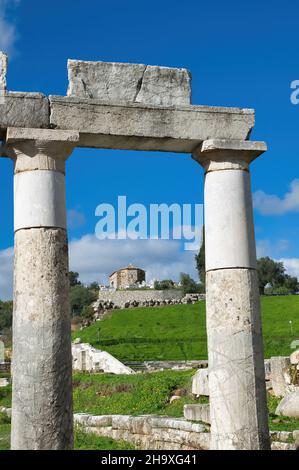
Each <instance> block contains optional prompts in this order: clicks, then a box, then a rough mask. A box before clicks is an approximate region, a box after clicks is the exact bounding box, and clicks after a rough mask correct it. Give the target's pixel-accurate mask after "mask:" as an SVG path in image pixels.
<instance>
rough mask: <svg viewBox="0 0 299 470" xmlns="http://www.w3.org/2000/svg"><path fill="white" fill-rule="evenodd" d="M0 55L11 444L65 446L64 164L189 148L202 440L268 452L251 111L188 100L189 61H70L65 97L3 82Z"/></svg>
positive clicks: (68, 359)
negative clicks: (205, 423) (94, 152)
mask: <svg viewBox="0 0 299 470" xmlns="http://www.w3.org/2000/svg"><path fill="white" fill-rule="evenodd" d="M0 60H1V67H0V70H1V75H0V87H1V90H0V137H1V139H2V141H3V146H2V148H1V156H2V157H6V158H10V159H12V160H13V163H14V230H15V266H14V323H13V402H12V444H11V446H12V448H13V449H70V448H72V446H73V410H72V356H71V334H70V314H69V282H68V239H67V230H66V202H65V162H66V160H67V159H68V158H69V157H70V156H71V154H72V151H73V149H74V148H75V147H91V148H106V149H127V150H148V151H149V150H150V151H161V152H178V153H185V154H191V155H192V158H193V159H194V165H195V162H196V163H198V164H200V165H201V166H202V167H203V168H204V171H205V183H204V186H205V191H204V192H205V196H204V197H205V201H204V205H205V243H206V270H207V273H206V285H207V294H206V295H207V299H206V301H207V331H208V348H209V350H208V356H209V376H208V387H209V396H210V415H209V419H210V422H211V443H210V448H211V449H248V450H250V449H268V448H269V446H270V444H269V430H268V420H267V406H266V388H265V372H264V358H263V344H262V333H261V316H260V303H259V289H258V282H257V271H256V250H255V237H254V227H253V211H252V200H251V189H250V171H249V168H250V163H251V162H252V161H253V160H254V159H256V158H257V157H258V156H259V155H261V154H262V153H263V152H265V151H266V150H267V147H266V145H265V143H264V142H254V141H250V140H249V137H250V132H251V130H252V128H253V126H254V111H253V110H252V109H239V108H224V107H209V106H197V105H193V104H191V75H190V73H189V72H188V71H187V70H185V69H176V68H168V67H157V66H147V65H142V64H127V63H106V62H84V61H77V60H70V61H69V63H68V75H69V88H68V92H67V96H44V95H42V94H40V93H22V92H12V91H7V89H6V67H7V61H6V56H5V55H4V54H1V56H0ZM28 273H30V275H29V276H28ZM197 428H200V429H197ZM192 430H193V431H195V432H200V431H201V426H197V427H196V426H193V428H192Z"/></svg>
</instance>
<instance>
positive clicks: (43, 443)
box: [12, 229, 73, 450]
mask: <svg viewBox="0 0 299 470" xmlns="http://www.w3.org/2000/svg"><path fill="white" fill-rule="evenodd" d="M14 283H15V289H14V319H13V352H14V355H13V399H12V449H24V450H26V449H33V450H41V449H53V450H58V449H61V450H63V449H70V448H72V444H73V437H72V431H73V426H72V422H73V416H72V358H71V331H70V313H69V294H68V293H69V280H68V248H67V236H66V232H65V230H62V229H27V230H19V231H17V232H16V234H15V279H14Z"/></svg>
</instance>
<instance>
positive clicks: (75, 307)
mask: <svg viewBox="0 0 299 470" xmlns="http://www.w3.org/2000/svg"><path fill="white" fill-rule="evenodd" d="M94 301H95V296H94V293H93V292H92V291H90V290H89V289H88V288H87V287H84V286H82V285H81V284H77V285H74V286H72V287H71V289H70V306H71V314H72V316H77V315H81V314H82V310H83V308H84V307H85V306H88V305H90V304H91V303H92V302H94Z"/></svg>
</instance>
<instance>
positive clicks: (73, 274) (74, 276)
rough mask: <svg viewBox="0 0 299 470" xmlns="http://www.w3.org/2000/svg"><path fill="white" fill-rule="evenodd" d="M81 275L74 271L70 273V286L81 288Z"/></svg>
mask: <svg viewBox="0 0 299 470" xmlns="http://www.w3.org/2000/svg"><path fill="white" fill-rule="evenodd" d="M78 278H79V274H78V273H76V272H74V271H70V272H69V280H70V286H71V287H72V286H80V285H81V282H80V281H79V279H78Z"/></svg>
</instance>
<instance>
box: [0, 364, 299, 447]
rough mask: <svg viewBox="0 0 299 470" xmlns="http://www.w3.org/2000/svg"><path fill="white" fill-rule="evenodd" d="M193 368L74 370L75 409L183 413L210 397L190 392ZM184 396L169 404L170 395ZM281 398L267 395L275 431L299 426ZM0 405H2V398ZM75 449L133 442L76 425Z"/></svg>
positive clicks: (2, 434)
mask: <svg viewBox="0 0 299 470" xmlns="http://www.w3.org/2000/svg"><path fill="white" fill-rule="evenodd" d="M193 374H194V370H189V371H164V372H155V373H146V374H136V375H129V376H128V375H112V374H88V373H76V374H74V378H73V381H74V393H73V396H74V412H75V413H78V412H84V413H90V414H95V415H103V414H130V415H133V416H137V415H141V414H153V415H164V416H171V417H182V416H183V407H184V404H185V403H208V398H206V397H202V398H201V399H200V400H198V399H194V397H193V396H192V394H191V377H192V376H193ZM10 395H11V391H9V393H8V394H7V396H6V406H8V407H9V406H11V405H10V403H11V396H10ZM173 395H179V396H180V397H181V398H180V399H179V400H175V401H173V402H172V403H171V404H170V398H171V396H173ZM279 401H280V398H277V397H273V396H271V395H269V396H268V409H269V427H270V430H272V431H294V430H295V429H299V420H298V419H295V418H288V417H283V416H276V415H275V410H276V407H277V405H278V403H279ZM0 406H3V404H2V402H1V400H0ZM9 435H10V424H9V418H7V416H6V415H4V414H3V413H0V450H5V449H9ZM75 448H76V449H80V450H83V449H97V450H113V449H115V450H125V449H132V448H133V446H131V445H130V444H128V443H126V442H116V441H113V440H112V439H110V438H105V437H99V436H95V435H91V434H86V433H85V432H84V431H83V430H82V429H81V428H80V427H76V429H75Z"/></svg>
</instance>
